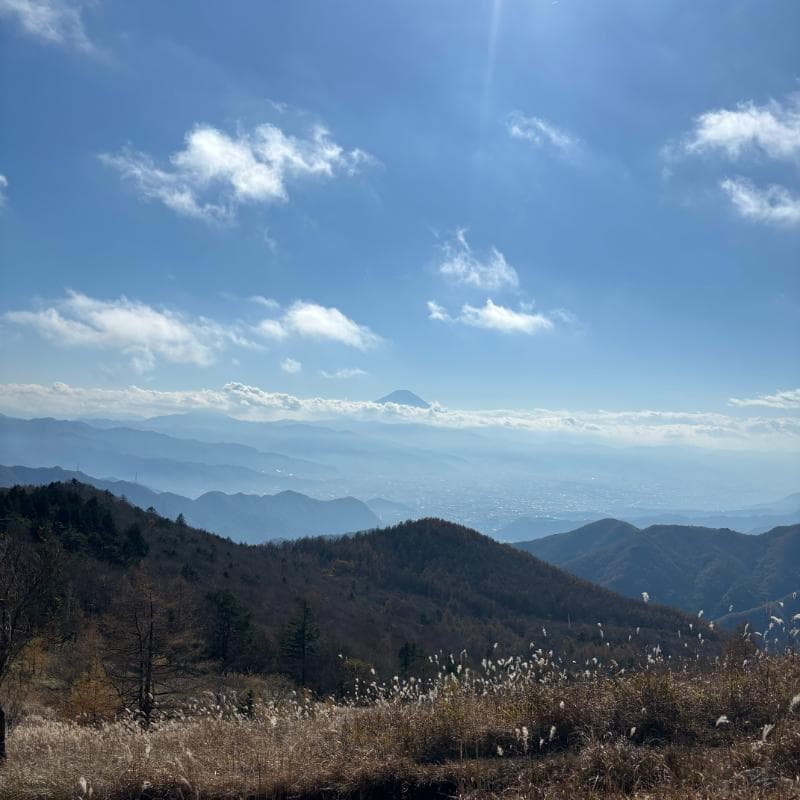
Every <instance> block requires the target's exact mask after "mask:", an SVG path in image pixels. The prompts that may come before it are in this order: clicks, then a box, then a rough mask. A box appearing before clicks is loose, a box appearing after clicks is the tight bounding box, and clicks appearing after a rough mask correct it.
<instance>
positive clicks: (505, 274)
mask: <svg viewBox="0 0 800 800" xmlns="http://www.w3.org/2000/svg"><path fill="white" fill-rule="evenodd" d="M442 252H443V259H442V261H441V263H440V264H439V274H440V275H442V276H443V277H445V278H447V279H448V280H449V281H451V282H452V283H454V284H456V285H460V286H473V287H475V288H476V289H487V290H490V291H492V290H497V289H503V288H508V287H510V288H515V287H516V286H518V285H519V276H518V275H517V271H516V270H515V269H514V267H512V266H511V265H510V264H509V263H508V262H507V261H506V259H505V256H504V255H503V254H502V253H501V252H500V251H499V250H498V249H497V248H496V247H492V248H491V249H490V251H489V253H488V254H487V256H486V257H485V258H483V259H481V258H479V257H478V256H476V255H475V253H474V252H473V251H472V248H471V247H470V246H469V243H468V242H467V232H466V230H465V229H461V230H459V231H457V232H456V235H455V238H454V239H453V240H452V241H450V242H447V243H446V244H445V245H444V247H443V248H442Z"/></svg>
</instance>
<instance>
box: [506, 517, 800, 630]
mask: <svg viewBox="0 0 800 800" xmlns="http://www.w3.org/2000/svg"><path fill="white" fill-rule="evenodd" d="M515 546H516V547H518V548H519V549H522V550H525V551H526V552H529V553H531V554H533V555H536V556H538V557H539V558H543V559H544V560H546V561H548V562H549V563H552V564H555V565H557V566H560V567H561V568H563V569H566V570H567V571H568V572H571V573H572V574H574V575H578V576H580V577H582V578H584V579H586V580H590V581H593V582H595V583H598V584H600V585H601V586H606V587H607V588H610V589H613V590H614V591H617V592H620V593H621V594H624V595H626V596H628V597H632V598H636V597H641V596H642V593H643V592H647V594H648V595H649V596H650V597H651V598H653V600H654V601H658V602H663V603H666V604H668V605H671V606H674V607H676V608H682V609H684V610H685V611H688V612H691V611H699V610H701V609H703V610H704V611H705V614H706V615H707V616H710V617H722V616H724V615H727V614H728V613H729V608H730V607H731V606H733V608H734V609H735V610H736V611H744V610H746V609H752V608H758V607H761V606H763V605H764V604H768V603H770V602H772V601H775V600H777V599H779V598H780V597H782V596H784V595H786V594H789V593H791V592H793V591H796V590H800V577H799V576H798V573H797V564H800V525H788V526H778V527H775V528H773V529H771V530H769V531H767V532H765V533H761V534H744V533H739V532H737V531H733V530H730V529H729V528H704V527H700V526H681V525H651V526H649V527H647V528H644V529H641V528H637V527H636V526H634V525H631V524H630V523H626V522H621V521H620V520H614V519H606V520H600V521H597V522H593V523H590V524H588V525H585V526H583V527H581V528H578V529H577V530H574V531H569V532H566V533H559V534H554V535H552V536H547V537H544V538H541V539H535V540H533V541H530V542H519V543H517V544H515ZM793 565H794V567H793Z"/></svg>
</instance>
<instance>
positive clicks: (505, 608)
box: [0, 483, 717, 691]
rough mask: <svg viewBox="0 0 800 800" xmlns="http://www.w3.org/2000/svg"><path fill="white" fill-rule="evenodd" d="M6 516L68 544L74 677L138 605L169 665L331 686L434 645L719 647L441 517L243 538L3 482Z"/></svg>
mask: <svg viewBox="0 0 800 800" xmlns="http://www.w3.org/2000/svg"><path fill="white" fill-rule="evenodd" d="M0 517H2V525H3V533H4V537H5V538H6V539H7V540H14V541H19V542H24V543H26V547H33V548H36V547H40V546H45V545H47V547H48V548H49V550H48V552H50V551H51V550H52V549H53V547H54V546H57V549H58V550H60V551H61V555H60V556H59V557H60V559H61V564H60V570H59V574H60V584H59V585H58V587H57V588H56V589H54V590H53V591H54V594H55V596H56V600H57V602H56V603H55V609H56V611H57V613H55V614H54V617H53V624H54V625H56V627H58V629H59V630H60V631H61V633H62V634H66V633H68V635H62V636H61V637H60V640H61V641H63V642H65V644H64V645H63V646H62V647H61V648H60V650H59V657H61V658H64V659H66V660H68V661H69V660H70V659H71V661H70V663H71V664H73V666H71V667H70V669H71V670H73V671H74V670H78V669H79V668H81V669H85V668H87V664H86V659H87V658H89V655H88V654H90V653H92V654H94V655H93V656H92V657H99V658H101V659H110V660H111V661H113V660H114V658H116V656H114V655H113V653H111V654H109V653H110V652H111V651H113V649H114V647H113V642H115V641H123V640H125V639H126V637H129V636H130V635H131V630H130V629H125V625H126V624H130V620H131V619H132V618H133V616H135V614H134V612H133V610H134V609H137V608H139V607H140V605H141V603H142V602H143V601H144V599H147V602H148V603H151V610H152V609H155V612H154V613H155V614H156V616H157V617H158V618H159V619H161V620H162V622H161V624H162V625H163V639H161V646H162V647H163V651H164V652H163V658H164V662H165V663H169V662H170V661H173V662H174V663H175V665H176V668H177V667H178V666H179V665H182V667H185V668H186V669H187V670H188V668H189V666H190V665H191V668H192V670H194V671H197V670H198V669H202V670H206V671H219V670H238V671H253V670H255V671H259V672H265V673H272V672H277V673H282V674H285V675H287V676H289V677H291V678H292V679H294V680H295V681H298V682H301V681H302V682H304V683H307V684H308V685H310V686H313V687H315V688H318V689H323V690H328V691H330V690H334V689H335V688H336V687H337V686H340V685H342V683H343V682H345V681H346V680H348V679H352V677H353V676H354V674H357V673H358V671H359V670H367V669H369V668H370V667H376V668H377V669H378V671H379V672H381V673H382V674H393V673H395V672H405V673H408V672H410V671H414V670H420V671H424V668H425V664H426V663H427V660H426V656H427V655H428V654H431V653H434V652H436V651H439V650H440V649H441V650H443V651H444V652H455V653H458V652H459V651H461V650H462V648H466V650H467V651H468V653H469V654H470V656H471V657H472V658H474V659H476V660H477V661H479V660H480V659H481V658H482V657H483V656H485V655H487V654H488V653H491V652H492V650H493V645H494V644H495V643H498V645H499V647H500V648H501V650H500V652H518V653H523V652H527V651H528V648H529V645H530V643H531V642H534V643H535V646H536V647H541V648H543V649H545V650H547V649H550V648H553V647H557V648H558V649H559V652H560V653H562V654H563V656H564V657H565V658H568V659H575V660H576V662H577V663H582V660H584V659H586V658H589V657H591V656H593V655H600V656H602V657H604V658H606V657H609V656H611V657H614V658H616V659H617V660H618V661H620V662H623V661H625V660H626V659H628V660H636V659H640V658H641V657H642V654H643V653H644V650H645V648H646V646H648V645H649V646H655V645H657V644H658V645H660V646H661V648H662V650H663V651H664V652H667V653H668V652H670V650H673V651H677V650H679V649H680V652H682V653H687V652H689V653H691V652H693V651H694V650H695V649H697V650H700V649H701V648H703V647H705V648H707V649H708V650H709V651H712V650H713V649H714V648H715V647H716V646H717V643H716V638H715V635H714V633H713V632H711V631H705V633H704V636H705V642H704V643H702V644H701V643H700V642H698V639H697V637H696V635H695V633H696V632H695V633H692V634H691V638H689V639H688V641H687V637H686V635H685V634H686V633H688V632H689V623H690V620H689V618H688V617H684V616H682V615H681V614H680V613H678V612H675V611H673V610H671V609H668V608H664V607H659V606H648V605H645V604H644V603H642V602H641V601H639V602H635V601H632V600H626V599H623V598H621V597H619V596H618V595H614V594H612V593H611V592H609V591H607V590H605V589H601V588H598V587H595V586H592V585H590V584H587V583H585V582H583V581H582V580H580V579H577V578H574V577H572V576H570V575H568V574H566V573H564V572H562V571H560V570H559V569H556V568H555V567H552V566H550V565H548V564H545V563H543V562H542V561H539V560H537V559H535V558H533V557H532V556H530V555H528V554H526V553H522V552H520V551H518V550H515V549H513V548H511V547H509V546H506V545H501V544H498V543H497V542H495V541H493V540H492V539H489V538H488V537H485V536H482V535H481V534H478V533H476V532H474V531H471V530H468V529H466V528H463V527H460V526H457V525H453V524H450V523H447V522H443V521H441V520H435V519H425V520H420V521H418V522H414V523H406V524H402V525H398V526H396V527H394V528H389V529H386V530H381V531H375V532H371V533H365V534H358V535H354V536H348V537H343V538H340V539H337V540H329V539H319V538H318V539H303V540H298V541H294V542H286V543H283V544H271V545H265V546H247V545H239V544H235V543H233V542H231V541H230V540H227V539H222V538H220V537H218V536H215V535H212V534H208V533H205V532H203V531H200V530H196V529H193V528H191V527H189V526H188V525H186V524H185V523H184V522H182V521H181V520H178V521H177V522H173V521H170V520H167V519H164V518H162V517H160V516H158V515H157V514H155V513H153V512H146V511H142V510H141V509H138V508H136V507H133V506H131V505H129V504H128V503H127V502H124V501H122V500H119V499H117V498H115V497H113V496H112V495H110V494H109V493H107V492H101V491H98V490H96V489H94V488H92V487H88V486H85V485H81V484H77V483H72V484H51V485H49V486H46V487H34V488H31V487H29V488H19V487H16V488H12V489H8V490H2V491H0ZM126 609H127V610H126ZM140 611H141V609H140ZM148 613H150V612H148ZM126 620H128V621H129V622H128V623H126V622H125V621H126ZM121 628H122V629H121ZM679 630H683V631H684V638H683V639H679V638H678V635H679V633H678V632H679ZM687 648H690V649H689V650H688V651H687ZM82 659H83V664H81V660H82ZM89 660H90V661H91V659H89Z"/></svg>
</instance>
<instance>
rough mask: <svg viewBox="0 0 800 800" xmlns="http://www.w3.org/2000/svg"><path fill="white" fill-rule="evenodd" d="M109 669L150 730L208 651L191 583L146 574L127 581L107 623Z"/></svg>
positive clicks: (104, 625) (139, 573)
mask: <svg viewBox="0 0 800 800" xmlns="http://www.w3.org/2000/svg"><path fill="white" fill-rule="evenodd" d="M102 630H103V634H104V637H105V639H106V642H107V644H106V648H105V659H104V661H105V664H104V666H105V669H106V672H107V673H108V675H109V677H110V679H111V681H112V683H113V684H114V686H115V687H116V689H117V691H118V692H119V694H120V696H121V697H122V699H123V700H124V702H125V703H126V705H127V706H128V707H129V708H131V709H133V711H134V712H135V714H136V716H137V717H138V719H139V720H140V721H141V723H142V724H143V725H144V726H148V725H149V724H150V722H151V721H152V719H153V716H154V714H155V713H156V711H157V710H159V709H163V708H165V707H168V706H169V705H170V704H171V702H172V700H173V699H174V697H175V696H176V695H179V694H180V693H181V691H183V690H185V689H186V687H187V686H188V684H189V683H190V681H191V678H192V677H193V676H195V675H196V674H197V672H198V667H199V666H200V660H201V655H202V651H203V647H202V640H201V637H200V636H199V626H198V623H197V610H196V608H195V605H194V603H193V601H192V600H191V598H190V594H189V592H188V591H186V585H185V582H184V581H182V580H181V579H173V580H170V581H166V582H161V583H159V581H157V580H156V579H154V578H153V577H150V576H148V575H146V574H145V573H143V572H141V571H136V572H134V573H133V574H132V575H131V576H129V577H126V578H125V579H124V580H123V583H122V588H121V591H120V593H119V595H118V596H117V598H116V600H115V602H114V603H113V605H112V608H111V610H110V611H109V613H108V614H107V615H106V617H105V618H104V620H103V624H102Z"/></svg>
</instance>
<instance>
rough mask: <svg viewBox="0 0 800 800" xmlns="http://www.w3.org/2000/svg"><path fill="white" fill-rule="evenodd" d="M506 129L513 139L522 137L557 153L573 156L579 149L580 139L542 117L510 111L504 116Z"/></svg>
mask: <svg viewBox="0 0 800 800" xmlns="http://www.w3.org/2000/svg"><path fill="white" fill-rule="evenodd" d="M506 130H507V131H508V133H509V135H510V136H511V137H512V138H514V139H522V140H523V141H526V142H528V143H530V144H532V145H534V146H535V147H547V148H549V149H551V150H555V151H556V152H557V153H558V154H559V155H561V156H563V157H567V158H574V157H575V156H576V155H577V154H578V151H579V149H580V145H581V142H580V139H578V138H577V137H575V136H572V135H571V134H569V133H567V132H566V131H564V130H562V129H561V128H558V127H556V126H555V125H553V123H552V122H548V121H547V120H546V119H543V118H542V117H527V116H525V114H523V113H522V112H521V111H512V112H511V113H510V114H509V115H508V117H506Z"/></svg>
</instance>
